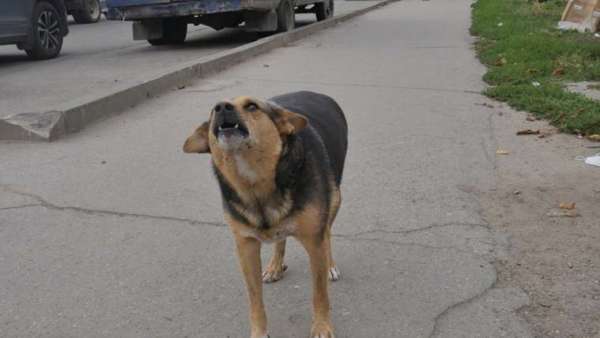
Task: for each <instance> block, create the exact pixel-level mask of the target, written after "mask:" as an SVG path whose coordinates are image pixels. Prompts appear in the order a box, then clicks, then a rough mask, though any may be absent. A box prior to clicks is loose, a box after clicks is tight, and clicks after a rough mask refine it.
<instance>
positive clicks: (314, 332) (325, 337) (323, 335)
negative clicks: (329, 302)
mask: <svg viewBox="0 0 600 338" xmlns="http://www.w3.org/2000/svg"><path fill="white" fill-rule="evenodd" d="M310 338H335V335H334V334H333V327H332V326H331V324H330V323H325V322H321V323H315V324H313V326H312V329H311V330H310Z"/></svg>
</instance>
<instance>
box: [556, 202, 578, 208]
mask: <svg viewBox="0 0 600 338" xmlns="http://www.w3.org/2000/svg"><path fill="white" fill-rule="evenodd" d="M558 207H559V208H561V209H567V210H573V209H575V202H563V203H561V204H559V206H558Z"/></svg>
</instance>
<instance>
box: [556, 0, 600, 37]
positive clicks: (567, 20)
mask: <svg viewBox="0 0 600 338" xmlns="http://www.w3.org/2000/svg"><path fill="white" fill-rule="evenodd" d="M599 22H600V0H569V2H568V3H567V6H566V7H565V10H564V11H563V15H562V18H561V21H560V22H559V23H558V28H560V29H574V30H577V31H579V32H585V31H590V32H592V33H593V32H596V31H597V30H598V23H599Z"/></svg>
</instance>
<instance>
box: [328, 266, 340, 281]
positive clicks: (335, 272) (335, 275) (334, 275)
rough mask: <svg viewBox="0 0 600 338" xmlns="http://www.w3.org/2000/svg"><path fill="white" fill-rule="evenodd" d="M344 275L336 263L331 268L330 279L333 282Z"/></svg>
mask: <svg viewBox="0 0 600 338" xmlns="http://www.w3.org/2000/svg"><path fill="white" fill-rule="evenodd" d="M341 277H342V274H341V273H340V270H338V268H337V267H336V266H335V265H334V266H332V267H330V268H329V280H330V281H332V282H335V281H338V280H339V279H340V278H341Z"/></svg>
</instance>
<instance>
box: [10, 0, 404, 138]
mask: <svg viewBox="0 0 600 338" xmlns="http://www.w3.org/2000/svg"><path fill="white" fill-rule="evenodd" d="M396 1H399V0H384V1H382V2H378V3H376V4H374V5H373V6H369V7H366V8H363V9H359V10H357V11H354V12H351V13H348V14H345V15H342V16H339V17H334V18H332V19H329V20H325V21H321V22H316V23H313V24H310V25H307V26H304V27H301V28H298V29H295V30H293V31H291V32H287V33H281V34H276V35H273V36H270V37H267V38H263V39H260V40H258V41H255V42H251V43H248V44H245V45H242V46H239V47H236V48H233V49H228V50H226V51H223V52H219V53H216V54H213V55H210V56H208V57H206V58H203V59H201V60H199V61H198V60H197V61H193V62H189V63H188V64H184V65H177V67H176V68H174V69H170V70H167V71H165V72H164V73H163V74H161V75H158V76H155V77H154V78H151V79H148V80H147V81H144V82H142V83H140V84H138V85H135V86H133V87H129V88H122V89H117V90H115V91H114V92H113V93H111V94H108V95H105V96H102V97H98V98H97V99H94V100H92V101H89V102H86V103H82V104H80V105H78V106H75V107H73V108H70V109H67V110H65V111H49V112H43V113H22V114H15V115H12V116H9V117H6V118H3V119H0V140H27V141H53V140H56V139H57V138H59V137H62V136H64V135H66V134H70V133H74V132H78V131H80V130H82V129H83V128H85V127H86V126H87V125H88V124H90V123H92V122H94V121H97V120H100V119H103V118H106V117H109V116H112V115H117V114H119V113H121V112H123V111H124V110H126V109H128V108H130V107H132V106H134V105H136V104H139V103H141V102H143V101H144V100H146V99H148V98H151V97H153V96H157V95H160V94H162V93H164V92H166V91H168V90H170V89H173V88H176V87H177V86H178V85H179V86H180V85H182V84H185V83H189V82H190V81H192V80H195V79H200V78H204V77H208V76H210V75H214V74H215V73H218V72H220V71H223V70H224V69H226V68H228V67H230V66H232V65H235V64H238V63H241V62H243V61H245V60H247V59H249V58H251V57H253V56H257V55H260V54H263V53H266V52H268V51H271V50H273V49H275V48H279V47H282V46H285V45H287V44H289V43H291V42H294V41H297V40H300V39H302V38H304V37H306V36H308V35H310V34H313V33H315V32H318V31H321V30H324V29H326V28H329V27H332V26H335V25H337V24H338V23H341V22H344V21H347V20H350V19H352V18H354V17H357V16H359V15H362V14H365V13H367V12H370V11H372V10H375V9H378V8H381V7H384V6H386V5H388V4H390V3H392V2H396Z"/></svg>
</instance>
